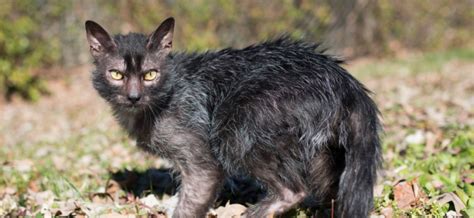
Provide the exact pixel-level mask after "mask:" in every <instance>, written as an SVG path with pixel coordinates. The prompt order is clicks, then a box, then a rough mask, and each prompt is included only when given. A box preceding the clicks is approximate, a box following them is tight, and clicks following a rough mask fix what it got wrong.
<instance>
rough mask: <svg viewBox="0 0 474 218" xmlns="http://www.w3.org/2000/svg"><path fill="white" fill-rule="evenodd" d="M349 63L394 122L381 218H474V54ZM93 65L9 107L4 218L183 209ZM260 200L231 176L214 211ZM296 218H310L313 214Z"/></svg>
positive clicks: (5, 114) (0, 173)
mask: <svg viewBox="0 0 474 218" xmlns="http://www.w3.org/2000/svg"><path fill="white" fill-rule="evenodd" d="M344 67H345V68H347V69H348V70H349V71H350V72H352V73H353V74H354V75H355V76H356V77H357V78H358V79H360V80H361V81H362V82H363V83H364V84H366V86H367V87H368V88H369V89H370V90H372V91H373V92H374V95H373V97H374V99H375V100H376V102H377V104H378V105H379V107H380V111H381V114H382V119H383V122H384V130H385V133H384V134H383V142H384V143H383V151H384V168H383V171H381V173H380V177H379V181H378V185H377V186H376V187H375V194H376V196H377V197H376V201H375V210H374V211H373V213H372V216H374V217H418V216H425V215H432V216H434V217H442V216H444V215H446V214H448V215H449V214H450V215H455V214H456V213H457V214H462V215H464V216H467V215H470V216H471V217H474V49H472V48H471V49H457V50H450V51H446V52H437V53H424V54H413V53H410V54H407V55H404V56H403V57H397V58H389V59H373V58H368V59H358V60H355V61H351V62H349V63H347V64H345V65H344ZM90 70H91V67H90V66H86V67H80V68H75V69H69V70H67V71H66V72H63V73H64V74H65V76H61V77H60V78H58V79H52V80H51V81H49V82H48V84H49V88H50V91H51V94H50V95H49V96H46V97H43V98H42V99H40V100H39V101H38V102H34V103H28V102H24V101H21V100H18V99H14V101H13V102H10V103H5V102H3V103H0V165H1V168H0V216H1V217H4V216H6V215H10V216H23V215H32V216H37V217H49V216H50V215H53V216H54V215H62V216H64V215H66V216H67V215H75V216H93V217H94V216H98V215H102V216H114V217H117V216H147V215H149V214H155V215H156V217H160V216H163V217H164V216H165V215H166V214H167V213H170V212H171V211H172V210H173V205H174V204H175V203H176V197H172V193H173V192H174V191H175V189H176V182H175V181H174V180H173V179H172V177H171V176H170V174H169V173H168V171H167V170H163V169H166V168H168V167H170V166H169V163H167V162H166V161H165V160H162V159H160V158H157V157H152V156H150V155H148V154H146V153H144V152H142V151H140V150H139V149H137V148H136V147H135V146H134V142H132V141H131V140H129V139H128V138H127V136H126V134H125V133H124V132H123V131H121V130H120V129H119V127H118V125H117V124H116V122H115V121H114V119H113V117H112V114H111V113H110V110H109V108H108V106H107V105H106V103H105V102H104V101H103V100H102V99H100V98H99V96H98V95H97V94H96V93H95V90H93V88H92V86H91V83H90V81H89V71H90ZM262 195H263V190H261V188H260V187H258V186H256V184H255V183H254V182H252V181H249V180H233V181H232V182H229V183H228V184H227V185H226V188H225V189H224V193H223V194H222V196H221V198H220V200H219V202H220V203H221V205H223V206H220V207H219V205H216V207H215V209H214V210H213V211H212V212H211V215H210V216H211V217H215V216H216V215H217V216H218V217H230V216H231V215H233V214H240V213H241V212H242V211H243V210H244V209H245V207H246V206H248V204H245V203H244V202H247V203H253V202H255V200H256V199H258V198H259V197H261V196H262ZM229 200H230V201H231V203H229V204H226V203H227V202H228V201H229ZM236 202H237V203H236ZM238 203H240V204H238ZM287 215H288V216H290V217H291V216H293V217H306V216H308V217H309V215H308V213H307V210H305V209H303V208H299V209H297V210H294V211H292V212H291V213H289V214H287Z"/></svg>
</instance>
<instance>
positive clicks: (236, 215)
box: [215, 203, 247, 218]
mask: <svg viewBox="0 0 474 218" xmlns="http://www.w3.org/2000/svg"><path fill="white" fill-rule="evenodd" d="M245 210H247V208H246V207H245V206H243V205H241V204H229V203H227V204H226V205H225V207H223V206H220V207H218V208H217V209H216V210H215V215H217V217H218V218H221V217H231V218H240V217H241V214H242V213H244V212H245Z"/></svg>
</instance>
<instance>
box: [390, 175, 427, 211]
mask: <svg viewBox="0 0 474 218" xmlns="http://www.w3.org/2000/svg"><path fill="white" fill-rule="evenodd" d="M393 194H394V197H395V202H397V205H398V207H399V208H400V209H406V208H410V207H411V206H412V205H414V204H415V203H416V202H417V201H418V200H420V199H421V198H424V197H425V194H424V193H423V191H422V190H421V189H420V187H419V186H418V184H417V182H416V179H415V180H412V181H409V182H407V181H401V182H398V183H397V184H396V185H395V187H394V190H393Z"/></svg>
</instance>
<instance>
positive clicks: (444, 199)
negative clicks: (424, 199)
mask: <svg viewBox="0 0 474 218" xmlns="http://www.w3.org/2000/svg"><path fill="white" fill-rule="evenodd" d="M433 199H434V201H437V202H438V203H440V204H446V203H448V202H453V204H454V209H455V210H456V213H458V214H460V212H461V210H462V209H464V208H466V205H464V203H463V202H462V200H461V199H459V197H458V196H457V195H456V194H455V193H454V192H448V193H444V194H442V195H439V196H436V197H434V198H433Z"/></svg>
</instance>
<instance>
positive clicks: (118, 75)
mask: <svg viewBox="0 0 474 218" xmlns="http://www.w3.org/2000/svg"><path fill="white" fill-rule="evenodd" d="M110 76H111V77H112V79H114V80H122V79H123V74H122V73H120V72H119V71H116V70H111V71H110Z"/></svg>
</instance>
